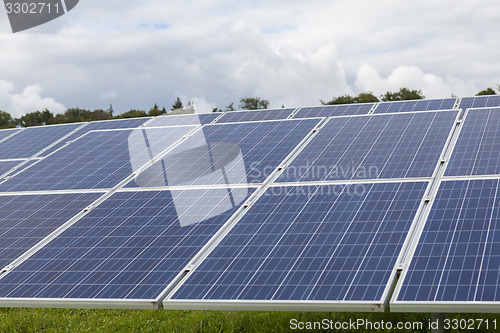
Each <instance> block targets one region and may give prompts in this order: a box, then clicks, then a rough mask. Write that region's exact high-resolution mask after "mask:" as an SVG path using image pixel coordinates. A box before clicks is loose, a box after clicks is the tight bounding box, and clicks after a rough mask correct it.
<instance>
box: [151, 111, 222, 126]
mask: <svg viewBox="0 0 500 333" xmlns="http://www.w3.org/2000/svg"><path fill="white" fill-rule="evenodd" d="M218 116H220V113H200V114H183V115H168V116H159V117H155V118H154V119H153V120H152V121H151V122H149V123H148V124H147V125H146V127H155V126H181V125H205V124H210V123H211V122H212V121H214V120H215V119H216V118H217V117H218Z"/></svg>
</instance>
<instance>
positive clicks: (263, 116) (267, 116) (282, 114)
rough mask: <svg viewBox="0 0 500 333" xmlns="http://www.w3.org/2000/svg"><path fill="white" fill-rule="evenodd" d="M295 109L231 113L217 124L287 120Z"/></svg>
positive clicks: (226, 114)
mask: <svg viewBox="0 0 500 333" xmlns="http://www.w3.org/2000/svg"><path fill="white" fill-rule="evenodd" d="M294 110H295V108H288V109H285V108H284V109H269V110H251V111H229V112H226V113H224V115H223V116H222V118H220V119H219V120H217V123H218V124H220V123H234V122H243V121H262V120H278V119H287V118H288V117H289V116H290V115H291V114H292V112H293V111H294Z"/></svg>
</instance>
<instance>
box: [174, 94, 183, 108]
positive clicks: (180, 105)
mask: <svg viewBox="0 0 500 333" xmlns="http://www.w3.org/2000/svg"><path fill="white" fill-rule="evenodd" d="M182 107H183V105H182V102H181V99H180V98H179V97H177V99H176V100H175V103H174V104H173V105H172V109H171V110H172V111H173V110H177V109H182Z"/></svg>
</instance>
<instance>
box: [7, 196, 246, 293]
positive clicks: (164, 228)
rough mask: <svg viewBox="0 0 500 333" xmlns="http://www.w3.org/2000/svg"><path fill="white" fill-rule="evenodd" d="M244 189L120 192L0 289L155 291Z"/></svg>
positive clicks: (235, 204)
mask: <svg viewBox="0 0 500 333" xmlns="http://www.w3.org/2000/svg"><path fill="white" fill-rule="evenodd" d="M252 192H253V190H251V189H247V188H239V189H232V190H229V189H207V190H183V191H171V192H170V191H142V192H119V193H115V194H114V195H113V196H112V197H110V198H109V199H107V200H106V201H105V202H103V203H102V204H101V205H99V206H97V207H96V208H95V209H94V210H92V211H91V212H89V213H88V215H86V216H85V217H84V218H82V219H81V220H79V221H78V222H77V223H76V224H74V225H73V226H71V227H70V228H68V229H67V230H66V231H64V232H63V233H62V234H61V235H60V236H59V237H57V238H55V239H54V240H53V241H52V242H50V243H49V244H48V245H47V246H45V247H44V248H43V249H41V250H40V251H38V252H37V253H36V254H34V255H33V256H32V257H30V258H29V259H28V260H27V261H25V262H24V263H22V264H21V265H20V266H19V267H17V268H16V269H14V270H13V271H12V272H10V273H9V274H7V275H6V276H5V277H4V278H2V279H1V280H0V297H2V298H4V297H7V298H9V297H10V298H12V297H21V298H28V297H29V298H61V299H62V298H77V299H84V298H86V299H117V298H119V299H146V300H147V299H156V298H158V297H159V295H160V293H161V292H162V291H163V289H164V288H165V287H166V286H167V285H168V284H169V283H170V282H171V281H172V279H173V278H174V277H175V276H176V275H177V274H179V273H180V272H181V271H182V269H183V268H184V267H185V266H186V265H187V263H188V262H189V261H190V260H191V259H192V258H193V256H194V255H195V254H196V253H197V252H198V251H199V250H200V249H201V248H202V247H203V246H204V245H205V244H206V242H207V241H208V240H210V238H211V237H212V236H213V235H214V234H215V233H216V232H217V230H219V228H220V227H221V226H222V225H223V224H224V223H225V222H226V221H227V219H228V218H229V217H230V216H231V215H232V214H233V213H234V212H235V211H236V210H237V208H238V207H239V206H240V205H241V203H242V202H243V201H244V200H245V199H246V198H247V197H248V196H249V195H250V194H251V193H252Z"/></svg>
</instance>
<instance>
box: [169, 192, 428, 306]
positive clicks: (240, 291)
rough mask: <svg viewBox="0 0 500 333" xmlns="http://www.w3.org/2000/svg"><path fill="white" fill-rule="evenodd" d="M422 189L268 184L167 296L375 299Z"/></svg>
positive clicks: (202, 298) (199, 297) (189, 297)
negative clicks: (274, 185)
mask: <svg viewBox="0 0 500 333" xmlns="http://www.w3.org/2000/svg"><path fill="white" fill-rule="evenodd" d="M426 187H427V183H426V182H421V183H383V184H357V185H336V186H335V185H325V186H290V187H271V188H269V189H268V190H267V191H266V193H265V194H264V195H263V196H262V197H260V198H259V199H258V200H257V201H256V202H255V204H254V205H253V206H251V207H250V209H249V211H248V212H246V214H245V215H244V216H243V217H242V219H241V220H239V221H238V223H237V224H236V225H235V226H234V228H233V229H232V230H231V231H230V232H229V234H228V235H227V236H226V237H225V238H224V239H223V240H222V241H221V242H220V243H219V244H218V246H217V247H216V248H215V249H214V250H213V251H212V252H211V253H210V254H209V255H208V257H207V258H206V259H205V260H204V261H203V262H202V263H201V264H200V266H199V267H197V268H196V269H195V270H194V271H193V273H192V274H191V275H190V276H188V278H187V280H186V282H185V283H184V284H183V285H182V286H181V287H180V289H179V290H178V291H177V292H176V293H175V294H174V296H173V299H174V300H183V299H185V300H200V301H201V300H236V301H238V300H290V301H291V300H316V301H318V300H321V301H380V300H381V298H382V295H383V293H384V291H385V290H386V288H387V284H388V281H389V277H390V276H391V274H392V273H393V269H394V265H395V261H396V258H397V257H398V255H399V251H400V249H401V247H402V245H403V242H404V240H405V238H406V236H407V232H408V230H409V228H410V225H411V224H412V221H413V219H414V217H415V213H416V211H417V208H418V207H419V205H420V202H421V199H422V197H423V194H424V191H425V189H426Z"/></svg>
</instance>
